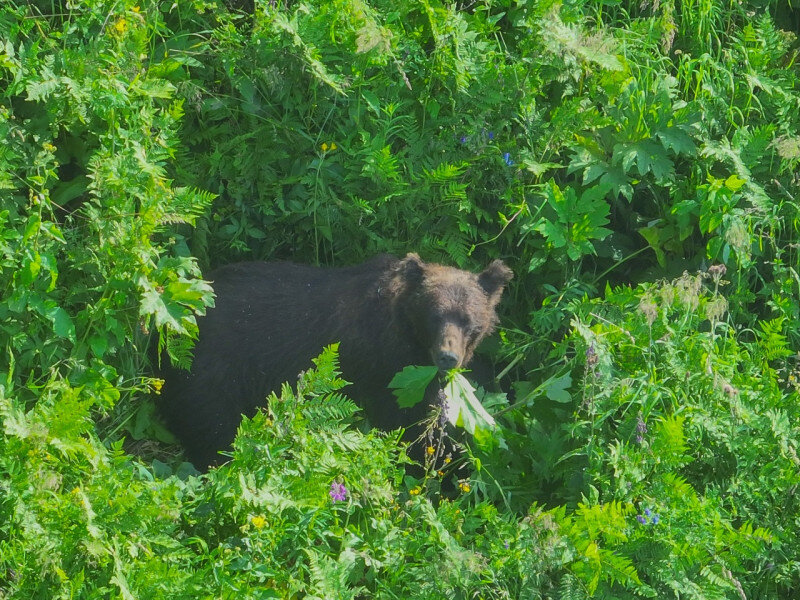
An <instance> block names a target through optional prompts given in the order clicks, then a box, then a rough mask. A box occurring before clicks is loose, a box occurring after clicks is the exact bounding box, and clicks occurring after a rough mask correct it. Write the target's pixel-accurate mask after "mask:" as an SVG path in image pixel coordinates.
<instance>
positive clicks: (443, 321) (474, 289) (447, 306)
mask: <svg viewBox="0 0 800 600" xmlns="http://www.w3.org/2000/svg"><path fill="white" fill-rule="evenodd" d="M511 277H512V272H511V269H509V268H508V267H507V266H506V265H505V264H503V261H501V260H495V261H493V262H492V263H491V264H490V265H489V266H488V267H486V269H484V270H483V271H482V272H481V273H477V274H476V273H470V272H469V271H464V270H461V269H456V268H454V267H447V266H444V265H439V264H434V263H425V262H423V261H422V259H420V257H419V256H418V255H417V254H413V253H411V254H408V255H407V256H406V257H405V258H403V259H402V260H400V261H399V262H398V264H397V266H396V268H395V270H394V282H393V283H394V284H395V285H394V286H393V287H395V290H396V292H399V293H397V294H396V296H395V297H396V303H395V310H398V311H400V312H401V313H402V316H403V317H404V318H403V320H404V321H405V322H406V323H408V325H409V326H410V329H411V333H412V335H413V336H414V338H415V341H416V342H417V343H418V344H420V345H422V346H424V347H425V348H427V349H428V352H429V354H430V358H431V360H432V361H433V364H435V365H436V366H437V367H439V368H440V369H442V370H448V369H454V368H456V367H462V366H465V365H467V364H468V363H469V361H470V359H471V358H472V353H473V352H474V351H475V348H476V347H477V346H478V344H479V343H480V341H481V340H482V339H483V338H485V337H486V336H487V335H489V334H490V333H491V332H492V331H493V330H494V327H495V325H496V324H497V313H496V307H497V304H498V302H500V297H501V296H502V294H503V288H504V287H505V285H506V284H507V283H508V282H509V280H510V279H511Z"/></svg>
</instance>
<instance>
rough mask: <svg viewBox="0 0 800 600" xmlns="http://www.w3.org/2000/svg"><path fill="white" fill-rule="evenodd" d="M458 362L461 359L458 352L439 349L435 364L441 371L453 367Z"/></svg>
mask: <svg viewBox="0 0 800 600" xmlns="http://www.w3.org/2000/svg"><path fill="white" fill-rule="evenodd" d="M459 362H461V359H460V357H459V356H458V354H456V353H455V352H451V351H450V350H440V351H439V354H438V355H437V356H436V366H437V367H439V368H440V369H441V370H442V371H449V370H450V369H455V368H456V367H457V366H458V363H459Z"/></svg>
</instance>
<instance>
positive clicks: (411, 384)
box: [389, 365, 439, 408]
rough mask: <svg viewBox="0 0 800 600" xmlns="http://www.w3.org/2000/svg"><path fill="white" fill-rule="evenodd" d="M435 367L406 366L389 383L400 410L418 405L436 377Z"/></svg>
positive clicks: (436, 370)
mask: <svg viewBox="0 0 800 600" xmlns="http://www.w3.org/2000/svg"><path fill="white" fill-rule="evenodd" d="M438 371H439V369H437V368H436V367H418V366H413V365H412V366H408V367H406V368H404V369H403V370H402V371H400V372H399V373H397V374H396V375H395V376H394V377H392V380H391V381H390V382H389V387H390V388H392V393H393V394H394V395H395V396H397V405H398V406H399V407H400V408H411V407H412V406H416V405H417V404H419V403H420V402H421V401H422V399H423V398H424V397H425V390H426V389H427V388H428V384H430V382H431V381H433V378H434V377H436V373H438Z"/></svg>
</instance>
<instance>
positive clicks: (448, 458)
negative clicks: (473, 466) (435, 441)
mask: <svg viewBox="0 0 800 600" xmlns="http://www.w3.org/2000/svg"><path fill="white" fill-rule="evenodd" d="M451 462H453V458H452V457H450V456H445V458H444V464H446V465H449V464H450V463H451Z"/></svg>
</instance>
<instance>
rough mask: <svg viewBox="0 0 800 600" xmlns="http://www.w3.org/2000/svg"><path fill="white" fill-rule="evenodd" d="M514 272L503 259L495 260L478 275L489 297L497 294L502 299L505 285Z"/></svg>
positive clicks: (479, 281)
mask: <svg viewBox="0 0 800 600" xmlns="http://www.w3.org/2000/svg"><path fill="white" fill-rule="evenodd" d="M513 276H514V273H512V272H511V269H509V268H508V267H507V266H506V265H505V263H504V262H503V261H502V260H493V261H492V263H491V264H490V265H489V266H488V267H486V269H484V271H483V273H481V274H480V275H478V283H479V284H480V286H481V287H482V288H483V289H484V291H485V292H486V295H487V296H489V297H492V296H497V299H498V300H499V299H500V294H501V293H502V292H503V287H504V286H505V285H506V284H507V283H508V282H509V281H511V278H512V277H513Z"/></svg>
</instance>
